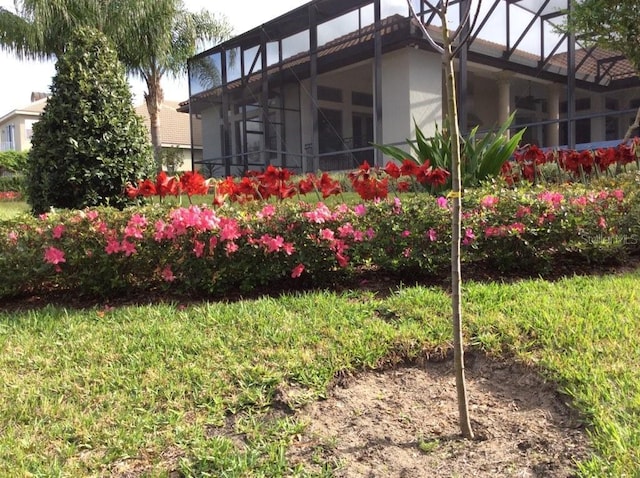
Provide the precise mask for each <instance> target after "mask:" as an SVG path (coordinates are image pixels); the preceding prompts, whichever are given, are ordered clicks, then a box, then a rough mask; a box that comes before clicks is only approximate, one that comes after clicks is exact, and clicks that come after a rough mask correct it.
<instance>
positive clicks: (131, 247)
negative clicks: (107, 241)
mask: <svg viewBox="0 0 640 478" xmlns="http://www.w3.org/2000/svg"><path fill="white" fill-rule="evenodd" d="M120 250H121V251H122V252H124V255H125V256H127V257H129V256H131V255H133V254H135V253H136V245H135V244H134V243H132V242H129V241H127V240H124V241H122V242H121V243H120Z"/></svg>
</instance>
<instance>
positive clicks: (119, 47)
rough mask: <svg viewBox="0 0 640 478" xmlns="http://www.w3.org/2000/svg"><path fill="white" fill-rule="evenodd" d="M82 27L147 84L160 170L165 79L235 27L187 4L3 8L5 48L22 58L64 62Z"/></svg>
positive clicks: (119, 1)
mask: <svg viewBox="0 0 640 478" xmlns="http://www.w3.org/2000/svg"><path fill="white" fill-rule="evenodd" d="M80 27H89V28H95V29H97V30H99V31H100V32H102V33H103V34H104V35H106V37H107V38H108V39H109V40H111V42H112V43H113V45H114V46H115V49H116V51H117V54H118V58H119V59H120V61H121V62H122V63H123V64H124V65H125V67H126V69H127V72H128V73H129V74H131V75H134V76H137V77H140V78H141V79H143V80H144V81H145V83H146V85H147V91H146V93H145V101H146V104H147V109H148V111H149V117H150V123H151V139H152V143H153V145H154V150H155V151H154V153H155V157H156V163H157V167H158V168H160V167H161V162H162V160H161V157H160V151H161V138H160V123H159V112H160V107H161V106H162V102H163V100H164V94H163V90H162V85H161V80H162V78H163V77H164V76H172V77H177V76H179V75H182V74H184V73H185V72H186V68H187V59H188V58H189V57H190V56H193V55H194V54H195V53H196V52H197V50H198V49H199V48H204V47H205V46H208V45H212V44H215V43H218V42H220V41H221V40H223V39H225V38H226V37H228V36H229V35H230V33H231V28H230V26H229V25H228V23H227V21H226V20H225V19H224V18H222V17H220V18H218V17H216V16H215V15H214V14H212V13H210V12H208V11H206V10H202V11H200V12H197V13H194V12H190V11H188V10H187V9H186V7H185V5H184V3H183V1H182V0H16V11H15V12H11V11H9V10H7V9H4V8H0V47H1V48H3V49H5V50H8V51H11V52H13V53H14V54H16V55H17V56H18V57H20V58H39V59H44V58H53V57H55V58H59V57H60V56H61V55H62V54H63V53H64V52H65V51H66V49H67V48H68V45H69V38H70V37H71V36H72V34H73V33H74V32H75V31H77V30H78V28H80ZM186 94H187V92H185V96H186Z"/></svg>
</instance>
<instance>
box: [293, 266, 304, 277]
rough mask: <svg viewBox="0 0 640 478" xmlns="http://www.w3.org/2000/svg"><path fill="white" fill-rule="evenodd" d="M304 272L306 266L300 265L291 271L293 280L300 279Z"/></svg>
mask: <svg viewBox="0 0 640 478" xmlns="http://www.w3.org/2000/svg"><path fill="white" fill-rule="evenodd" d="M303 272H304V264H298V265H297V266H295V267H294V268H293V270H292V271H291V277H292V278H293V279H296V278H298V277H300V276H301V275H302V273H303Z"/></svg>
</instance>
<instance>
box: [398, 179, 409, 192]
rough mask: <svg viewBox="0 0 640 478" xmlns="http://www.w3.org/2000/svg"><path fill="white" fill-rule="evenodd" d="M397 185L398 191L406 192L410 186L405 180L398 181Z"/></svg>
mask: <svg viewBox="0 0 640 478" xmlns="http://www.w3.org/2000/svg"><path fill="white" fill-rule="evenodd" d="M397 186H398V192H401V193H406V192H408V191H409V189H410V188H411V183H409V182H407V181H398V184H397Z"/></svg>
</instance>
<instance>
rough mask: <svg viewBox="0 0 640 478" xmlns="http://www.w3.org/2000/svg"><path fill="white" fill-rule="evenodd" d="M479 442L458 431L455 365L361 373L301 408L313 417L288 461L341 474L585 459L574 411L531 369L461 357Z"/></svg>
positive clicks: (525, 470)
mask: <svg viewBox="0 0 640 478" xmlns="http://www.w3.org/2000/svg"><path fill="white" fill-rule="evenodd" d="M467 362H468V363H467V364H466V368H467V370H466V378H467V391H468V396H469V403H470V409H471V422H472V428H473V429H474V433H475V434H476V439H474V440H463V439H461V438H460V428H459V425H458V409H457V401H456V387H455V379H454V376H453V362H452V360H446V361H442V362H438V363H434V362H427V363H425V364H424V365H422V366H419V367H416V366H414V367H401V368H395V369H392V370H387V371H382V372H367V373H363V374H361V375H358V376H356V377H352V378H350V379H347V380H343V381H342V383H341V384H340V385H337V386H336V387H335V388H334V389H333V390H332V392H331V393H330V395H329V397H328V398H327V399H326V400H323V401H319V402H314V403H311V404H309V405H307V406H306V408H304V409H302V410H301V411H299V412H298V413H297V415H298V418H300V419H302V420H305V421H306V422H308V423H309V426H308V427H307V430H306V432H305V434H304V435H303V436H300V437H299V440H298V441H297V442H296V443H294V445H293V446H292V447H291V450H290V453H289V459H290V460H291V462H292V463H294V464H304V466H305V468H307V469H309V470H315V471H319V470H320V465H319V464H321V463H327V462H329V463H331V464H332V466H333V467H335V476H337V477H341V478H355V477H372V478H373V477H380V478H382V477H385V478H401V477H403V478H404V477H407V478H420V477H425V478H426V477H430V478H431V477H451V478H453V477H516V478H529V477H546V478H558V477H571V476H574V474H575V472H576V461H580V460H583V459H585V458H587V457H588V456H589V453H590V449H589V441H588V438H587V436H586V433H585V430H584V427H583V426H582V423H581V422H580V420H579V417H578V416H577V415H576V414H575V412H573V411H572V410H571V409H570V408H569V407H568V406H567V404H566V403H565V399H564V397H563V396H561V395H560V394H559V393H558V392H557V385H555V384H551V383H546V382H545V381H544V380H543V379H542V378H541V377H540V375H539V374H537V373H536V372H535V371H533V370H531V369H529V368H527V367H525V366H523V365H518V364H514V363H507V362H498V361H493V360H490V359H487V358H486V357H484V356H483V355H481V354H473V355H470V356H469V357H468V358H467Z"/></svg>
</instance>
